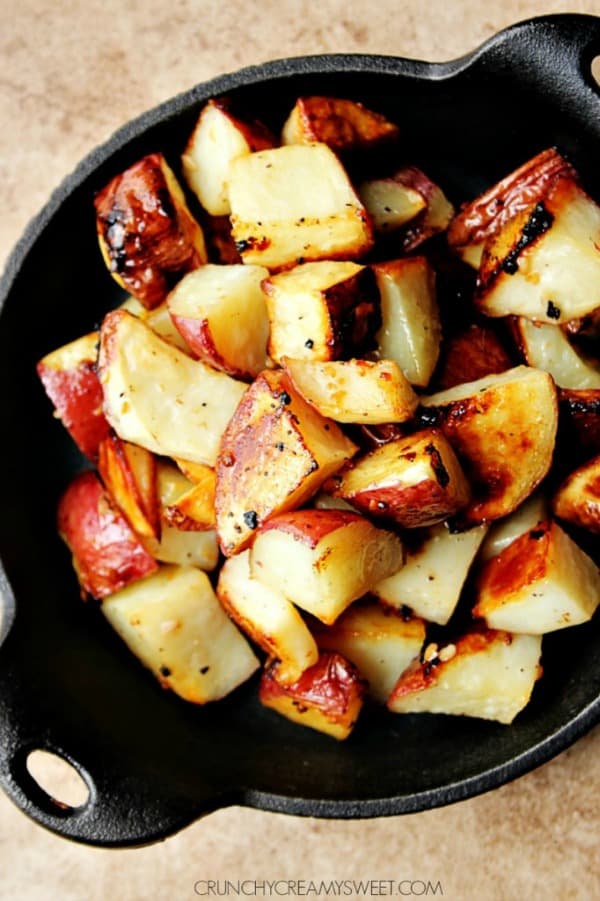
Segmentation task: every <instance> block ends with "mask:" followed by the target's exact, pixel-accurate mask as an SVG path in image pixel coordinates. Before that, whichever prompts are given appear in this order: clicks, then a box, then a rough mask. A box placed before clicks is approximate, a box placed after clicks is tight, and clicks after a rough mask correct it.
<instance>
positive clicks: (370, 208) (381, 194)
mask: <svg viewBox="0 0 600 901" xmlns="http://www.w3.org/2000/svg"><path fill="white" fill-rule="evenodd" d="M358 196H359V197H360V199H361V201H362V202H363V204H364V206H365V209H366V211H367V213H368V214H369V216H370V217H371V221H372V222H373V228H374V229H375V232H376V233H379V234H382V235H384V234H386V233H388V232H393V231H395V230H396V229H398V228H400V227H401V226H403V225H406V223H407V222H410V220H411V219H414V218H415V216H417V215H418V214H419V213H420V212H421V211H422V210H424V209H425V207H426V206H427V201H426V200H425V197H424V196H423V195H422V194H421V193H420V192H419V191H416V190H415V189H414V188H411V187H410V185H405V184H402V182H401V181H398V179H396V178H394V176H393V175H392V176H391V177H389V178H372V179H369V180H368V181H364V182H363V183H362V184H361V185H360V187H359V189H358Z"/></svg>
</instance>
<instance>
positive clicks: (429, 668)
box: [423, 657, 441, 677]
mask: <svg viewBox="0 0 600 901" xmlns="http://www.w3.org/2000/svg"><path fill="white" fill-rule="evenodd" d="M440 662H441V661H440V658H439V657H433V659H432V660H428V661H427V663H425V664H424V665H423V675H424V676H425V677H427V676H429V675H431V673H432V672H433V670H434V669H435V667H436V666H439V665H440Z"/></svg>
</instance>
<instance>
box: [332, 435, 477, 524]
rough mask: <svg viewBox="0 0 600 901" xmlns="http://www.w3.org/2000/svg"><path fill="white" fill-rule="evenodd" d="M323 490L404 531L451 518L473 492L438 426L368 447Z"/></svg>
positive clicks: (465, 503)
mask: <svg viewBox="0 0 600 901" xmlns="http://www.w3.org/2000/svg"><path fill="white" fill-rule="evenodd" d="M325 490H326V491H327V492H328V493H329V494H333V495H334V496H336V497H342V498H343V499H344V500H346V501H348V503H350V504H352V506H353V507H356V509H357V510H360V511H362V512H364V513H368V514H369V515H370V516H375V517H380V518H381V517H383V518H384V519H387V520H393V521H394V522H396V523H398V525H400V526H403V527H404V528H406V529H415V528H418V527H419V526H429V525H433V524H435V523H436V522H441V521H442V520H444V519H448V517H449V516H453V515H454V514H455V513H458V511H459V510H462V509H463V508H464V507H465V506H466V505H467V503H468V502H469V498H470V496H471V492H470V488H469V484H468V482H467V480H466V479H465V476H464V473H463V471H462V469H461V466H460V463H459V462H458V460H457V459H456V455H455V453H454V451H453V450H452V447H451V446H450V444H449V443H448V441H447V440H446V439H445V438H444V436H443V434H442V433H441V432H439V431H437V430H435V429H427V430H424V431H421V432H416V433H415V434H413V435H407V436H406V437H405V438H398V439H396V440H394V441H389V442H388V443H386V444H382V445H381V447H378V448H376V449H375V450H372V451H369V453H368V454H366V455H365V456H363V457H361V458H360V459H357V460H356V461H355V462H353V463H352V464H351V465H350V466H348V467H347V468H346V469H345V470H343V471H342V472H340V473H339V474H338V475H335V476H333V477H332V478H331V479H330V480H329V482H328V483H327V484H326V485H325Z"/></svg>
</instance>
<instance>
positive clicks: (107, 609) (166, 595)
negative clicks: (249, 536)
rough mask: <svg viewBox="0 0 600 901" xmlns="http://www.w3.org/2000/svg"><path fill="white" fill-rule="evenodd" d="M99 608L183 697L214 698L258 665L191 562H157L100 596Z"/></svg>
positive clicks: (163, 681)
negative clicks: (142, 575) (129, 582)
mask: <svg viewBox="0 0 600 901" xmlns="http://www.w3.org/2000/svg"><path fill="white" fill-rule="evenodd" d="M102 612H103V613H104V615H105V617H106V618H107V620H108V621H109V623H110V624H111V625H112V626H113V628H114V629H115V630H116V631H117V632H118V634H119V635H120V636H121V638H122V639H123V640H124V641H125V642H126V644H127V645H128V646H129V648H130V649H131V650H132V651H133V653H134V654H135V655H136V656H137V657H138V658H139V659H140V661H141V662H142V663H143V664H144V665H145V666H147V667H148V668H149V669H150V670H152V672H153V673H154V675H155V676H156V677H157V678H158V679H159V681H160V682H161V684H162V685H163V686H164V687H166V688H170V689H172V690H173V691H174V692H175V693H176V694H178V695H180V696H181V697H182V698H184V699H185V700H186V701H191V702H193V703H195V704H206V703H207V702H208V701H216V700H218V699H219V698H222V697H224V696H225V695H227V694H229V692H231V691H233V689H234V688H236V687H237V686H238V685H240V684H241V683H242V682H245V681H246V680H247V679H248V678H250V676H251V675H252V674H253V673H254V672H255V671H256V670H257V669H258V666H259V662H258V660H257V658H256V656H255V655H254V653H253V651H252V649H251V647H250V645H249V644H248V642H247V641H246V639H245V638H244V636H243V635H242V634H241V632H240V631H239V630H238V628H237V627H236V626H235V625H234V624H233V623H232V622H231V620H230V619H229V617H228V616H227V614H226V613H225V611H224V610H223V608H222V606H221V604H220V603H219V601H218V600H217V598H216V596H215V593H214V591H213V590H212V587H211V584H210V582H209V581H208V577H207V576H206V574H205V573H203V572H200V570H198V569H194V568H193V567H186V566H163V567H161V568H160V569H159V570H158V572H156V573H154V574H153V575H152V576H149V577H147V578H145V579H142V580H140V581H139V582H136V583H135V584H134V585H131V586H128V587H127V588H124V589H122V590H121V591H118V592H116V593H115V594H113V595H111V596H110V597H108V598H105V600H104V601H103V603H102Z"/></svg>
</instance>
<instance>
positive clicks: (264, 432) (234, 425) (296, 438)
mask: <svg viewBox="0 0 600 901" xmlns="http://www.w3.org/2000/svg"><path fill="white" fill-rule="evenodd" d="M355 451H356V446H355V445H354V444H353V443H352V442H351V441H350V440H349V439H348V438H346V436H345V435H344V434H343V433H342V431H341V430H340V428H339V427H338V426H337V425H336V424H335V423H334V422H332V421H331V420H328V419H325V418H324V417H323V416H321V415H320V413H317V411H316V410H314V409H313V408H312V407H311V406H310V404H307V403H306V401H304V400H303V399H302V398H301V397H300V395H299V394H298V392H297V391H296V390H295V388H293V386H292V384H291V382H290V380H289V378H288V376H287V375H286V374H285V373H284V372H282V371H281V370H265V372H263V373H262V374H261V375H260V376H259V377H258V378H257V379H256V380H255V381H254V382H253V384H252V385H251V386H250V388H249V389H248V392H247V393H246V395H245V396H244V398H243V399H242V402H241V403H240V405H239V406H238V408H237V410H236V411H235V413H234V415H233V417H232V418H231V421H230V422H229V425H228V426H227V429H226V431H225V434H224V435H223V440H222V442H221V451H220V454H219V461H218V464H217V490H216V500H215V507H216V511H217V529H218V532H219V540H220V543H221V550H222V551H223V553H224V554H225V555H226V556H231V555H232V554H235V553H237V552H238V551H239V550H242V549H243V548H245V547H247V546H248V544H250V543H251V541H252V539H253V538H254V533H255V530H256V529H257V528H258V527H259V526H260V525H261V523H263V522H265V520H267V519H268V518H269V517H271V516H274V515H275V514H276V513H283V512H285V511H287V510H291V509H293V508H294V507H298V506H300V505H301V504H303V503H304V502H305V501H307V500H308V498H309V497H311V495H313V494H315V493H316V492H317V491H318V489H319V488H320V487H321V485H322V483H323V482H324V481H325V479H327V478H328V477H329V476H330V475H331V474H332V473H334V472H336V471H337V470H338V469H339V468H340V466H342V464H343V463H345V462H346V460H348V459H349V458H350V457H351V456H352V455H353V454H354V453H355Z"/></svg>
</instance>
